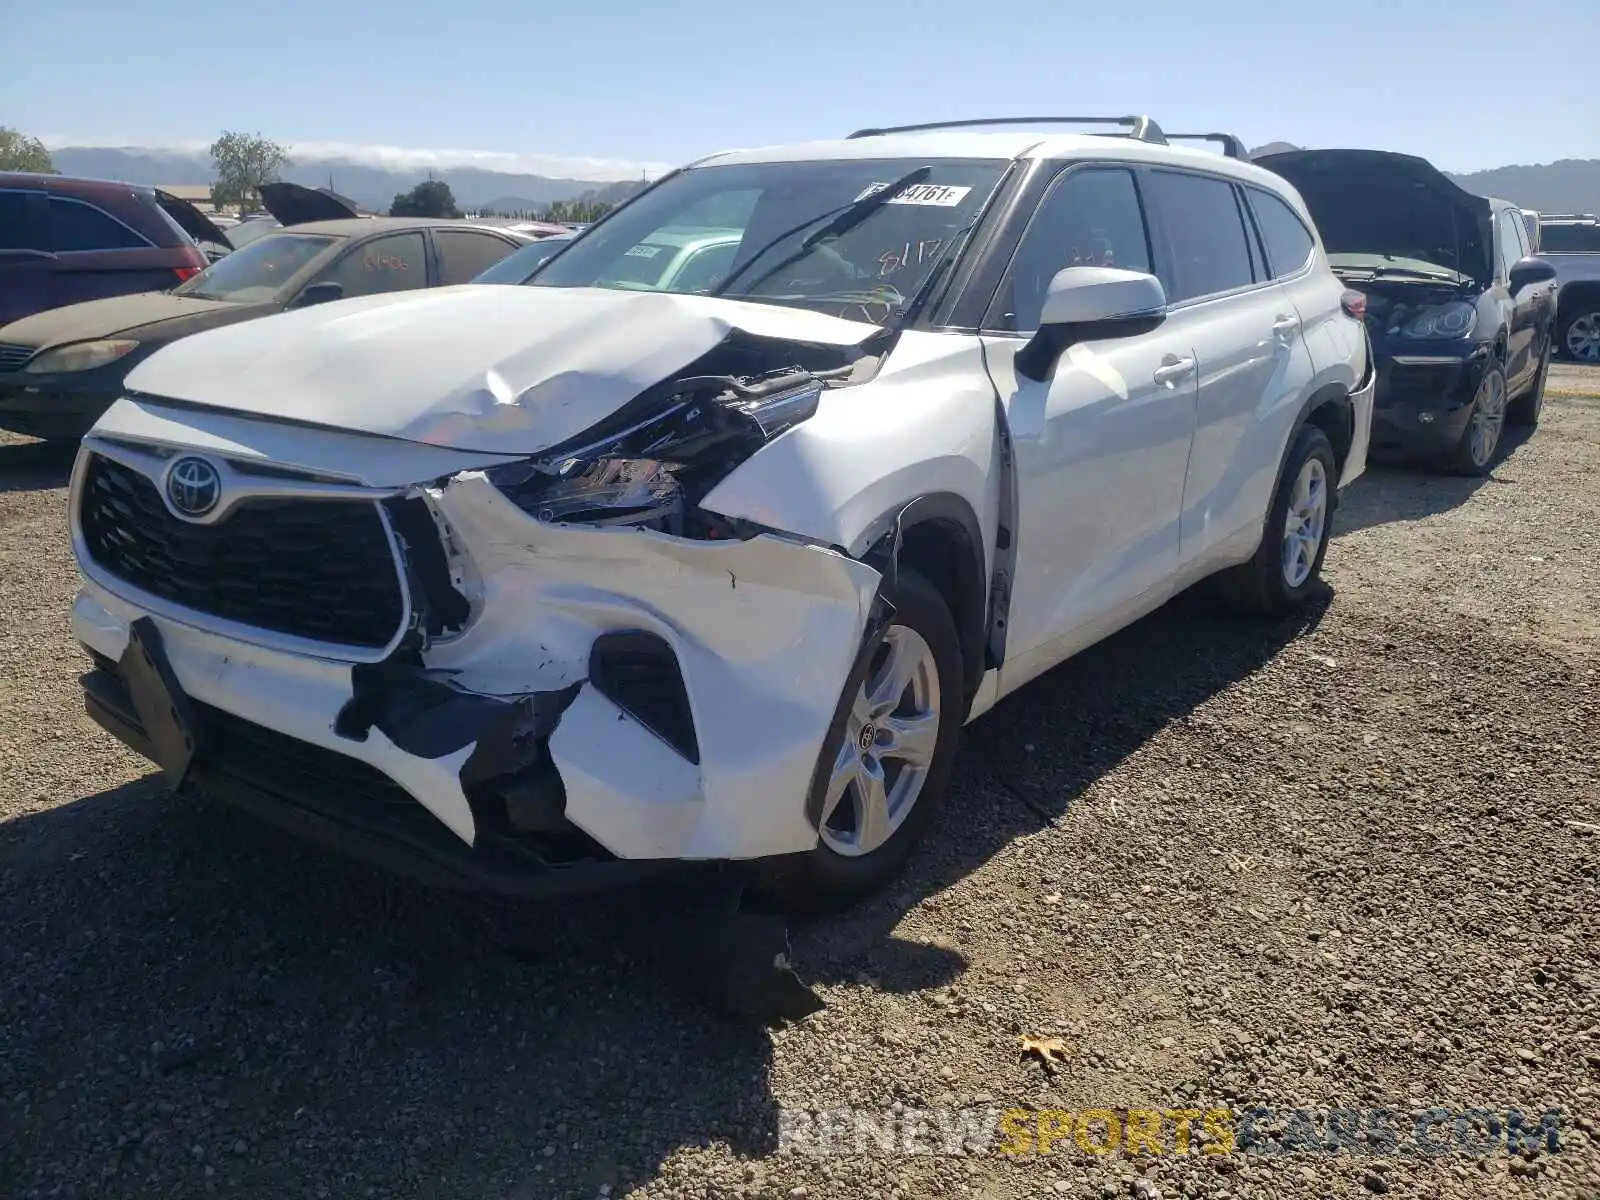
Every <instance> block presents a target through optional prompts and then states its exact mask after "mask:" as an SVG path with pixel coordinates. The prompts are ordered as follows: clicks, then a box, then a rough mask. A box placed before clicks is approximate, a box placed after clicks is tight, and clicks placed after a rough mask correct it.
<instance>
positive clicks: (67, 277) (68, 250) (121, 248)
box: [49, 195, 179, 306]
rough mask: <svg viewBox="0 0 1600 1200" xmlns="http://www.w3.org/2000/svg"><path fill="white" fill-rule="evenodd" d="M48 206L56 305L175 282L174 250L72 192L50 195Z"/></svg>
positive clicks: (157, 288) (153, 289) (152, 289)
mask: <svg viewBox="0 0 1600 1200" xmlns="http://www.w3.org/2000/svg"><path fill="white" fill-rule="evenodd" d="M133 202H134V201H132V200H131V199H130V203H133ZM49 207H50V245H51V249H52V250H53V251H54V252H55V256H56V274H55V303H56V305H58V306H59V305H63V304H77V303H79V302H81V301H84V300H101V299H104V298H105V297H107V296H125V295H128V294H130V293H132V292H158V291H165V290H166V289H168V288H171V287H175V286H177V284H178V283H179V277H178V274H177V271H176V269H175V267H174V265H173V259H174V257H175V256H174V254H173V252H172V251H171V250H169V249H163V248H162V247H159V246H157V245H156V244H155V242H153V241H151V240H150V239H149V238H148V237H146V236H145V235H144V234H142V233H140V232H138V231H137V230H136V229H134V228H133V227H132V226H131V225H129V224H128V223H127V222H125V221H123V220H122V219H121V218H119V217H117V216H116V215H114V214H113V213H112V212H110V211H109V210H108V209H106V208H102V207H101V206H100V205H98V204H94V203H91V202H90V201H88V200H80V199H78V198H77V197H75V196H54V195H52V196H51V197H50V198H49Z"/></svg>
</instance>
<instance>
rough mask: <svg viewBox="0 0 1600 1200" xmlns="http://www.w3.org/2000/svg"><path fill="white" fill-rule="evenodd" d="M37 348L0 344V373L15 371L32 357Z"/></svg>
mask: <svg viewBox="0 0 1600 1200" xmlns="http://www.w3.org/2000/svg"><path fill="white" fill-rule="evenodd" d="M36 350H38V347H37V346H18V345H15V344H13V343H11V342H0V371H15V370H17V369H18V368H19V367H21V366H22V364H23V363H25V362H27V361H28V360H29V359H30V358H32V357H33V355H34V352H35V351H36Z"/></svg>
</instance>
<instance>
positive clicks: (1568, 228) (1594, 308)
mask: <svg viewBox="0 0 1600 1200" xmlns="http://www.w3.org/2000/svg"><path fill="white" fill-rule="evenodd" d="M1539 239H1540V243H1541V249H1540V251H1539V256H1540V257H1541V258H1543V259H1545V260H1547V261H1548V262H1549V263H1550V265H1551V266H1553V267H1555V269H1556V282H1557V283H1558V284H1559V285H1560V287H1561V291H1560V293H1559V296H1558V300H1557V307H1556V353H1557V354H1564V355H1565V356H1566V357H1568V358H1570V359H1572V360H1573V361H1574V362H1581V363H1596V364H1600V217H1596V216H1595V215H1594V214H1593V213H1561V214H1558V213H1541V214H1540V215H1539Z"/></svg>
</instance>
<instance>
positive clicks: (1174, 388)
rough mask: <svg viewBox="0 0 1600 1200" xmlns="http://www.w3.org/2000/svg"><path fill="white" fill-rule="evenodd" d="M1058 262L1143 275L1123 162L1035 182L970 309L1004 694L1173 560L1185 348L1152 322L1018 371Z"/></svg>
mask: <svg viewBox="0 0 1600 1200" xmlns="http://www.w3.org/2000/svg"><path fill="white" fill-rule="evenodd" d="M1072 266H1116V267H1124V268H1127V269H1129V270H1135V271H1150V270H1151V266H1152V253H1151V248H1150V240H1149V230H1148V228H1147V225H1146V221H1145V216H1144V206H1143V204H1142V202H1141V195H1140V189H1139V186H1138V181H1137V175H1136V172H1135V170H1134V169H1132V168H1128V167H1123V166H1115V165H1112V164H1105V165H1100V164H1082V165H1074V166H1072V167H1070V168H1068V169H1067V170H1065V171H1063V172H1062V173H1061V174H1060V175H1059V176H1057V178H1056V179H1055V180H1054V181H1053V182H1052V184H1051V185H1050V188H1049V190H1048V191H1047V192H1046V193H1045V196H1044V199H1043V201H1042V202H1041V203H1040V205H1039V207H1038V209H1037V211H1036V212H1035V213H1034V215H1033V217H1032V219H1031V220H1030V222H1029V224H1028V227H1027V230H1026V231H1025V232H1024V233H1023V235H1022V239H1021V241H1020V242H1019V243H1018V246H1017V250H1016V252H1015V254H1014V255H1013V256H1012V259H1011V263H1010V266H1009V268H1008V269H1007V271H1006V274H1005V276H1004V277H1003V279H1002V282H1001V284H1000V287H999V289H998V291H997V292H996V294H995V297H994V301H993V303H992V305H991V307H990V311H989V313H988V315H987V316H986V317H985V319H984V321H983V340H984V347H985V351H986V354H987V358H988V363H989V369H990V373H991V375H992V377H993V380H994V384H995V387H996V390H997V391H998V392H999V395H1000V400H1001V403H1002V404H1003V405H1004V406H1005V410H1006V419H1007V424H1008V426H1009V429H1010V432H1011V438H1012V443H1013V448H1014V450H1015V453H1016V469H1017V503H1018V512H1017V517H1016V529H1017V533H1016V555H1017V558H1016V574H1015V580H1014V584H1013V587H1012V593H1011V609H1010V621H1009V626H1008V630H1007V642H1006V659H1007V663H1008V668H1007V669H1009V670H1010V671H1012V672H1013V673H1015V674H1016V675H1017V676H1018V678H1016V679H1014V680H1010V681H1008V680H1002V688H1003V689H1005V690H1009V689H1010V688H1011V687H1012V686H1014V685H1015V683H1018V682H1022V681H1023V680H1024V679H1025V678H1026V677H1027V676H1029V675H1032V674H1035V673H1037V671H1038V670H1042V669H1044V668H1046V667H1048V666H1049V665H1051V663H1053V662H1054V661H1057V660H1059V659H1060V658H1062V657H1064V656H1065V655H1067V654H1071V653H1073V652H1075V651H1076V650H1078V649H1080V648H1081V647H1083V646H1084V645H1087V644H1089V643H1090V642H1092V641H1095V640H1097V639H1098V638H1099V637H1100V636H1102V635H1103V634H1104V633H1105V632H1107V631H1108V630H1109V629H1110V628H1114V627H1115V626H1117V625H1120V624H1122V623H1123V621H1124V618H1125V616H1126V615H1127V614H1128V613H1130V612H1131V611H1132V610H1133V609H1134V608H1136V607H1138V606H1139V604H1140V603H1141V599H1142V598H1145V597H1147V596H1148V594H1149V593H1151V592H1152V591H1153V590H1158V589H1160V588H1161V587H1163V586H1165V584H1166V583H1167V581H1168V580H1169V579H1170V578H1171V576H1172V574H1173V572H1174V570H1175V568H1176V566H1177V563H1178V548H1179V532H1178V516H1179V509H1180V505H1181V502H1182V499H1183V481H1184V466H1185V463H1186V462H1187V461H1188V457H1189V442H1190V438H1191V436H1192V433H1193V430H1194V415H1195V372H1194V369H1193V366H1194V350H1193V347H1192V344H1191V343H1190V342H1189V340H1188V338H1187V335H1186V333H1185V332H1184V331H1183V330H1181V329H1177V328H1173V327H1169V326H1167V325H1165V324H1163V325H1158V326H1156V327H1155V328H1154V329H1153V330H1145V331H1142V332H1139V333H1136V334H1133V335H1131V336H1126V337H1115V338H1101V339H1096V340H1089V341H1084V342H1079V343H1078V344H1076V345H1073V346H1071V347H1070V348H1069V349H1068V350H1067V351H1066V352H1065V354H1063V355H1062V357H1061V359H1060V360H1059V361H1058V362H1057V364H1056V366H1055V369H1054V370H1053V371H1052V372H1051V373H1050V377H1049V378H1048V379H1046V380H1045V381H1043V382H1036V381H1034V380H1031V379H1028V378H1026V377H1024V376H1022V375H1020V374H1019V373H1018V372H1017V370H1016V366H1015V359H1016V355H1017V352H1018V351H1019V350H1020V349H1021V348H1022V347H1023V346H1024V345H1026V344H1027V342H1028V340H1029V338H1030V337H1031V336H1032V335H1033V333H1034V332H1035V331H1036V330H1037V328H1038V324H1039V314H1040V310H1041V309H1042V307H1043V303H1044V296H1045V289H1046V288H1047V287H1048V285H1049V283H1050V281H1051V280H1052V279H1053V278H1054V277H1055V275H1056V273H1057V272H1058V271H1061V270H1062V269H1064V268H1066V267H1072Z"/></svg>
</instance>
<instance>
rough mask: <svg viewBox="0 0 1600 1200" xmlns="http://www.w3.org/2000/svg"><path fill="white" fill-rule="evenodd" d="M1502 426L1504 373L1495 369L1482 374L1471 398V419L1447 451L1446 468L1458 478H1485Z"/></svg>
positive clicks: (1504, 396)
mask: <svg viewBox="0 0 1600 1200" xmlns="http://www.w3.org/2000/svg"><path fill="white" fill-rule="evenodd" d="M1505 423H1506V373H1505V372H1504V371H1503V370H1501V368H1500V367H1499V366H1491V367H1489V368H1488V370H1486V371H1484V373H1483V378H1482V379H1481V380H1480V381H1479V382H1478V392H1477V395H1475V396H1474V397H1473V398H1472V415H1471V416H1470V417H1468V419H1467V427H1466V428H1465V429H1463V430H1462V431H1461V440H1460V441H1459V442H1457V443H1456V448H1455V449H1454V450H1453V451H1451V453H1450V459H1449V466H1450V468H1451V470H1453V471H1455V472H1456V474H1458V475H1487V474H1488V473H1489V468H1490V467H1492V466H1493V465H1494V456H1495V452H1496V451H1498V450H1499V449H1500V432H1501V430H1502V429H1504V428H1505Z"/></svg>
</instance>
